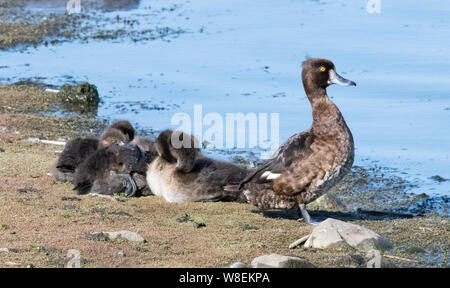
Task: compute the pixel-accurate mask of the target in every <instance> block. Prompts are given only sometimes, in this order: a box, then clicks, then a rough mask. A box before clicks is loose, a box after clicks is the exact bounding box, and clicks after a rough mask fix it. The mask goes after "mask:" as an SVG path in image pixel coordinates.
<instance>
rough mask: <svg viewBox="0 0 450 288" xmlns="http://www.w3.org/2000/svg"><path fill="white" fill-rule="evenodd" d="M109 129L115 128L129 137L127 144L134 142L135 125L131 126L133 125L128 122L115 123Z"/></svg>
mask: <svg viewBox="0 0 450 288" xmlns="http://www.w3.org/2000/svg"><path fill="white" fill-rule="evenodd" d="M109 128H115V129H118V130H119V131H121V132H122V133H123V134H124V135H125V136H126V137H127V139H126V141H127V142H130V141H132V140H133V139H134V136H135V134H136V131H135V130H134V127H133V125H131V123H130V122H128V121H126V120H122V121H117V122H114V123H113V124H111V126H109Z"/></svg>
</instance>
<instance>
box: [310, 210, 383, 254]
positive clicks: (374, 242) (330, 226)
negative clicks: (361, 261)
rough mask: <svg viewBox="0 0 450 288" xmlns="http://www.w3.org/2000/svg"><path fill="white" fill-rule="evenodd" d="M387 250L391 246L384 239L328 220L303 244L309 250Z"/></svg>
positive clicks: (330, 219) (344, 223) (357, 227)
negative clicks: (346, 248)
mask: <svg viewBox="0 0 450 288" xmlns="http://www.w3.org/2000/svg"><path fill="white" fill-rule="evenodd" d="M347 246H351V247H352V248H355V249H357V250H362V251H370V250H372V249H377V250H387V249H389V248H392V244H391V243H390V242H389V241H388V240H387V239H386V238H384V237H382V236H380V235H378V234H377V233H375V232H373V231H372V230H369V229H367V228H364V227H362V226H359V225H355V224H351V223H346V222H344V221H340V220H336V219H332V218H328V219H326V220H325V221H323V222H321V223H320V224H318V225H317V226H316V227H315V228H314V230H313V232H312V233H311V236H310V237H309V238H308V240H307V241H306V243H305V247H309V248H320V249H324V248H339V249H341V248H344V247H347Z"/></svg>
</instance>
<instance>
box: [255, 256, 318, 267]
mask: <svg viewBox="0 0 450 288" xmlns="http://www.w3.org/2000/svg"><path fill="white" fill-rule="evenodd" d="M251 266H252V267H253V268H313V267H314V265H312V264H311V263H309V262H308V261H307V260H305V259H303V258H300V257H291V256H283V255H279V254H270V255H263V256H259V257H256V258H255V259H253V261H252V263H251Z"/></svg>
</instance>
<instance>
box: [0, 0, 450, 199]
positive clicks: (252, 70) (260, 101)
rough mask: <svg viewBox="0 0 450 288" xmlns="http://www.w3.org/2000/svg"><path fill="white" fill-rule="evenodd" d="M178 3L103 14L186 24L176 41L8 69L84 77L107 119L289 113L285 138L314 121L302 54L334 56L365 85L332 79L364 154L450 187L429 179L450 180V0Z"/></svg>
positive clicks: (160, 121)
mask: <svg viewBox="0 0 450 288" xmlns="http://www.w3.org/2000/svg"><path fill="white" fill-rule="evenodd" d="M171 2H173V3H174V4H178V5H179V8H178V9H177V10H176V11H175V12H173V13H170V14H165V15H163V16H161V15H159V16H155V18H152V17H150V16H149V15H148V14H149V9H148V7H149V6H152V9H154V8H153V7H155V6H158V5H167V3H169V2H168V1H164V2H161V1H150V0H144V1H140V3H139V6H138V8H136V9H131V10H129V11H120V12H117V11H116V12H111V13H105V15H106V16H110V17H115V15H117V14H119V15H121V16H130V15H134V16H133V17H134V18H136V19H138V20H139V21H141V22H142V23H143V24H142V23H141V25H142V26H144V27H145V25H148V26H149V27H154V26H155V25H167V26H169V27H181V28H182V29H185V30H186V31H188V33H185V34H181V35H179V37H177V38H176V39H171V38H169V39H166V40H170V41H162V40H155V41H143V42H137V43H133V42H132V41H128V40H123V41H109V42H108V41H103V42H101V41H90V42H89V43H87V44H86V43H79V42H76V41H75V42H71V43H64V44H62V45H59V46H51V47H48V48H47V47H44V46H42V47H38V48H37V49H34V48H31V49H28V50H26V51H25V52H23V53H22V52H17V51H10V52H2V53H1V54H0V66H8V67H7V68H2V69H0V79H2V82H10V83H12V82H15V81H18V80H19V79H21V78H29V77H31V78H34V77H44V78H45V79H44V80H43V81H44V82H46V83H49V84H55V85H60V84H63V83H66V82H68V81H85V80H86V81H89V82H91V83H94V84H95V85H97V86H98V88H99V91H100V94H101V97H102V100H103V102H104V103H103V104H102V105H101V107H100V108H99V116H100V117H106V118H110V119H128V120H130V121H132V122H133V123H137V124H139V126H140V127H144V128H148V129H149V128H153V129H156V130H162V129H165V128H175V127H176V126H173V125H171V124H170V119H171V117H172V116H173V115H174V114H175V113H178V112H186V113H188V114H191V115H192V113H193V108H194V105H195V104H202V105H203V113H204V114H206V113H208V112H216V113H219V114H221V115H223V116H225V113H227V112H231V113H237V112H243V113H248V112H254V113H260V112H266V113H280V141H281V143H282V142H283V141H285V140H286V139H287V138H288V137H289V136H290V135H292V134H294V133H296V132H298V131H303V130H305V129H307V128H308V127H309V125H310V124H311V108H310V105H309V102H308V101H307V99H306V98H305V95H304V91H303V88H302V85H301V81H300V65H301V61H303V60H304V59H305V56H311V57H323V58H328V59H331V60H333V61H334V63H335V64H336V68H337V71H338V72H339V73H340V74H341V75H343V76H344V77H346V78H348V79H351V80H353V81H355V82H356V83H357V84H358V86H357V87H341V86H332V87H330V88H329V89H328V93H329V95H330V96H331V97H332V100H333V101H334V102H335V103H336V104H337V105H338V107H339V108H340V110H341V111H342V113H343V115H344V117H345V119H346V121H347V123H348V125H349V127H350V129H351V131H352V132H353V135H354V138H355V145H356V162H355V164H356V165H361V166H364V165H371V164H373V163H376V164H377V165H381V166H387V167H392V168H397V169H398V174H399V175H401V176H402V177H403V178H405V179H408V180H410V181H415V182H420V183H421V185H420V186H419V187H418V188H415V190H414V192H417V193H423V192H425V193H427V194H432V195H433V194H438V195H447V196H448V195H450V181H446V182H442V183H438V182H437V181H434V180H432V179H430V177H431V176H434V175H440V176H442V177H444V178H447V179H450V169H449V168H450V51H449V49H448V47H450V17H449V16H450V3H447V2H443V1H437V0H430V1H419V0H408V1H406V0H405V1H385V0H382V1H381V3H382V6H381V13H380V14H369V13H368V12H367V11H366V8H365V7H366V3H367V2H366V0H345V1H300V0H291V1H288V0H280V1H273V0H272V1H268V0H261V1H258V2H257V4H256V3H255V2H254V1H242V0H226V1H225V0H215V1H201V0H195V1H194V0H191V1H171ZM171 2H170V3H171ZM68 76H69V77H68ZM70 77H73V78H70ZM274 95H275V96H274ZM141 102H143V103H144V104H145V105H144V107H147V109H145V108H142V107H141V106H140V103H141ZM121 104H123V107H121V109H119V106H120V105H121ZM148 107H150V108H148ZM151 107H153V108H154V107H164V109H162V110H161V109H152V108H151ZM219 157H220V156H219Z"/></svg>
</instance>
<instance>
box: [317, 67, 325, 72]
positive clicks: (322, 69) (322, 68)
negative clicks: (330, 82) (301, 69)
mask: <svg viewBox="0 0 450 288" xmlns="http://www.w3.org/2000/svg"><path fill="white" fill-rule="evenodd" d="M319 69H320V72H325V70H327V68H325V67H324V66H320V68H319Z"/></svg>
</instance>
